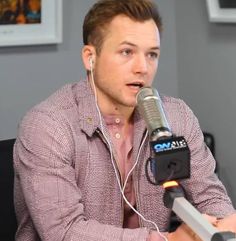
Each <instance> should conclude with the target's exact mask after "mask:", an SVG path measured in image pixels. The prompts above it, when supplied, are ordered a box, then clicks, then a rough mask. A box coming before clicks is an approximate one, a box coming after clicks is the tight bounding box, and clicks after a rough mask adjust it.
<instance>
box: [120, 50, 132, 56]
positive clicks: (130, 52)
mask: <svg viewBox="0 0 236 241" xmlns="http://www.w3.org/2000/svg"><path fill="white" fill-rule="evenodd" d="M121 54H122V55H124V56H128V55H130V54H132V50H131V49H124V50H122V51H121Z"/></svg>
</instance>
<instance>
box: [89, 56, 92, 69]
mask: <svg viewBox="0 0 236 241" xmlns="http://www.w3.org/2000/svg"><path fill="white" fill-rule="evenodd" d="M89 66H90V71H91V72H92V71H93V56H90V57H89Z"/></svg>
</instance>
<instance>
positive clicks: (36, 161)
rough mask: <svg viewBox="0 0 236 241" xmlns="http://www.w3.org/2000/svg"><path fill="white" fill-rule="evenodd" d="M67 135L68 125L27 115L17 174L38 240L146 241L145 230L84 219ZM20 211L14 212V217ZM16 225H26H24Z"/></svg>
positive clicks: (21, 132)
mask: <svg viewBox="0 0 236 241" xmlns="http://www.w3.org/2000/svg"><path fill="white" fill-rule="evenodd" d="M70 132H71V130H70V128H69V127H68V126H67V125H63V123H61V122H60V124H58V121H57V120H55V119H53V118H52V117H51V116H49V115H47V114H45V113H40V112H38V111H31V112H30V114H28V115H27V116H26V117H25V118H24V120H23V121H22V124H21V126H20V129H19V135H18V138H17V141H16V145H15V150H14V167H15V173H16V175H17V176H18V179H19V183H20V189H21V190H22V195H23V199H24V202H25V205H26V206H27V210H28V212H29V213H28V214H27V215H28V219H32V222H33V225H34V228H35V229H36V232H37V233H38V235H39V236H40V238H41V240H43V241H49V240H50V241H60V240H63V241H69V240H70V241H80V240H81V241H97V240H100V241H118V240H119V241H145V240H146V239H147V237H148V233H149V230H148V229H146V228H139V229H134V230H131V229H122V228H119V227H115V226H112V225H108V224H102V223H99V222H97V221H96V220H88V219H87V218H86V216H85V214H84V207H83V201H82V194H81V190H80V189H79V188H78V186H77V184H76V179H75V171H74V168H73V165H71V160H72V159H73V155H74V153H73V152H74V150H73V135H72V134H71V133H70ZM16 198H17V197H16ZM15 202H16V203H17V200H15ZM21 211H22V210H21V209H20V208H18V210H17V212H18V217H19V216H22V215H21V214H20V212H21ZM27 215H26V216H27ZM19 221H20V226H22V225H24V222H25V220H19ZM25 240H26V239H25Z"/></svg>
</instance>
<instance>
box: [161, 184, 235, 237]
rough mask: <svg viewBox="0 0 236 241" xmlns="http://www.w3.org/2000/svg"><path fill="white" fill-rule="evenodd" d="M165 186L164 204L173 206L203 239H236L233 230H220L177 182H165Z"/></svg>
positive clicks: (179, 215) (173, 209) (169, 206)
mask: <svg viewBox="0 0 236 241" xmlns="http://www.w3.org/2000/svg"><path fill="white" fill-rule="evenodd" d="M163 186H164V188H165V194H164V198H163V200H164V204H165V206H166V207H167V208H171V209H172V211H174V212H175V213H176V214H177V216H178V217H180V218H181V219H182V220H183V221H184V222H185V223H186V224H187V225H188V226H189V227H190V228H191V229H192V230H193V231H194V232H195V233H196V234H197V235H198V236H199V237H200V238H201V239H202V240H203V241H226V240H227V241H236V238H235V234H234V233H232V232H219V230H217V229H216V228H215V227H214V226H213V225H212V224H210V223H209V222H208V221H207V220H206V219H205V218H204V217H203V216H202V214H201V213H200V212H199V211H198V210H197V209H196V208H194V207H193V206H192V205H191V204H190V202H189V201H187V199H186V198H185V195H184V192H183V190H182V188H181V187H180V186H179V185H178V183H177V182H170V183H168V182H167V183H164V184H163Z"/></svg>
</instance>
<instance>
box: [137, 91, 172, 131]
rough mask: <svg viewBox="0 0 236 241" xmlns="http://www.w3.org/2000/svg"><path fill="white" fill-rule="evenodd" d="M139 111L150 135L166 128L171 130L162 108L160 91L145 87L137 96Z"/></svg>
mask: <svg viewBox="0 0 236 241" xmlns="http://www.w3.org/2000/svg"><path fill="white" fill-rule="evenodd" d="M136 101H137V104H138V110H139V112H140V114H141V116H142V117H143V118H144V120H145V122H146V124H147V128H148V131H149V133H150V134H151V133H152V132H153V131H155V130H157V129H160V128H165V129H170V128H169V125H168V123H167V120H166V118H165V114H164V111H163V108H162V103H161V99H160V96H159V93H158V91H157V90H156V89H155V88H152V87H143V88H141V89H140V91H139V92H138V94H137V96H136Z"/></svg>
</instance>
